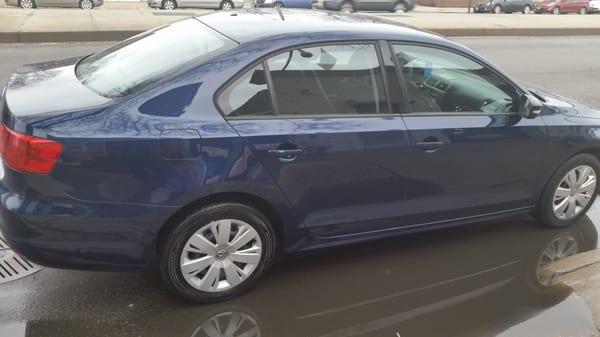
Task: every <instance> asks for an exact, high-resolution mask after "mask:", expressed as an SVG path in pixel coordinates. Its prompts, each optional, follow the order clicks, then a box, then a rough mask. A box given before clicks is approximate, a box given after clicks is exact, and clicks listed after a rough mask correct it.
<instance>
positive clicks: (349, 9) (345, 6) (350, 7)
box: [339, 1, 356, 13]
mask: <svg viewBox="0 0 600 337" xmlns="http://www.w3.org/2000/svg"><path fill="white" fill-rule="evenodd" d="M339 11H340V12H344V13H354V12H355V11H356V8H354V4H353V3H352V2H351V1H344V2H342V4H341V5H340V9H339Z"/></svg>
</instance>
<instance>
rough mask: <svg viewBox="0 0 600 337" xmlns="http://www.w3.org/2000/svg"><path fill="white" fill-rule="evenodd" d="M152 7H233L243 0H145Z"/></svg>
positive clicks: (242, 3) (240, 3) (241, 4)
mask: <svg viewBox="0 0 600 337" xmlns="http://www.w3.org/2000/svg"><path fill="white" fill-rule="evenodd" d="M147 2H148V6H150V7H152V8H160V9H168V10H173V9H175V8H178V7H181V8H210V9H234V8H242V7H244V0H147Z"/></svg>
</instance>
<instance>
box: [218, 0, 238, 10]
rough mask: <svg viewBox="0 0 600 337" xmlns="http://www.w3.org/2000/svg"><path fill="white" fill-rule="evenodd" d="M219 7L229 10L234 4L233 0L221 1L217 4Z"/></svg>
mask: <svg viewBox="0 0 600 337" xmlns="http://www.w3.org/2000/svg"><path fill="white" fill-rule="evenodd" d="M219 8H220V9H221V10H224V11H226V10H230V9H234V8H235V6H234V5H233V2H231V1H229V0H225V1H223V2H221V5H220V6H219Z"/></svg>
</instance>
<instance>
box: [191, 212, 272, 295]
mask: <svg viewBox="0 0 600 337" xmlns="http://www.w3.org/2000/svg"><path fill="white" fill-rule="evenodd" d="M261 257H262V243H261V240H260V236H259V235H258V232H257V231H256V230H255V229H254V228H253V227H252V226H250V225H249V224H247V223H246V222H244V221H241V220H234V219H222V220H218V221H213V222H211V223H209V224H208V225H206V226H204V227H202V228H200V229H199V230H198V231H196V233H194V234H193V235H192V236H191V237H190V238H189V239H188V241H187V242H186V244H185V245H184V247H183V251H182V253H181V259H180V268H181V273H182V275H183V277H184V278H185V280H186V281H187V282H188V283H189V284H190V285H191V286H192V287H194V288H196V289H198V290H202V291H207V292H217V291H223V290H227V289H231V288H233V287H235V286H237V285H238V284H240V283H242V282H243V281H245V280H246V279H247V278H248V277H249V276H250V275H252V273H253V272H254V270H255V269H256V267H257V266H258V264H259V263H260V260H261Z"/></svg>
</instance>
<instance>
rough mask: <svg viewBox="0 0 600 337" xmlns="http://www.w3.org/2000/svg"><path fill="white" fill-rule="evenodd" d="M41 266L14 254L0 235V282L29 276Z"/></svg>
mask: <svg viewBox="0 0 600 337" xmlns="http://www.w3.org/2000/svg"><path fill="white" fill-rule="evenodd" d="M40 269H41V268H40V267H39V266H36V265H34V264H33V263H31V262H29V261H27V260H25V259H24V258H22V257H20V256H19V255H17V254H15V252H13V251H12V250H11V249H10V247H8V244H7V243H6V241H4V238H2V237H1V236H0V284H2V283H6V282H9V281H13V280H17V279H20V278H23V277H25V276H29V275H31V274H33V273H35V272H37V271H39V270H40Z"/></svg>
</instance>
